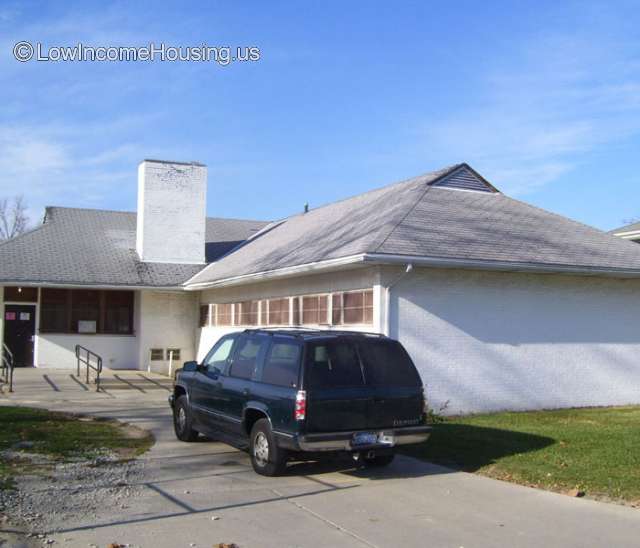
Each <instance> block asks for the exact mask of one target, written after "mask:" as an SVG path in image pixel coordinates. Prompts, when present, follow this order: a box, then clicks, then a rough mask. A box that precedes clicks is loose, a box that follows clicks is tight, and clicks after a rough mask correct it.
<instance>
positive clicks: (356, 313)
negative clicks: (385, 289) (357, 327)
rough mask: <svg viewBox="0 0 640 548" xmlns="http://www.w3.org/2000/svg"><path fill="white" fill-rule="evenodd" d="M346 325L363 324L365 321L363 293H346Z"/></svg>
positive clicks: (344, 296) (344, 297)
mask: <svg viewBox="0 0 640 548" xmlns="http://www.w3.org/2000/svg"><path fill="white" fill-rule="evenodd" d="M343 299H344V300H343V302H344V323H362V322H363V321H364V298H363V295H362V292H361V291H354V292H351V293H345V294H344V295H343Z"/></svg>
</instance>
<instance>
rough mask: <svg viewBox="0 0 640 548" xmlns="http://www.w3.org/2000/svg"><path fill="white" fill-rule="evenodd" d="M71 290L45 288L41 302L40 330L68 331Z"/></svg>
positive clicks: (48, 331) (45, 331)
mask: <svg viewBox="0 0 640 548" xmlns="http://www.w3.org/2000/svg"><path fill="white" fill-rule="evenodd" d="M70 297H71V292H70V291H69V290H67V289H43V290H42V294H41V302H40V331H42V332H43V333H67V332H68V331H69V327H68V326H69V318H68V312H69V310H70Z"/></svg>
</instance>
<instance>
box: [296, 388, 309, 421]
mask: <svg viewBox="0 0 640 548" xmlns="http://www.w3.org/2000/svg"><path fill="white" fill-rule="evenodd" d="M293 415H294V417H295V419H296V420H297V421H303V420H304V419H305V418H306V416H307V393H306V392H305V391H304V390H298V393H297V394H296V409H295V411H294V413H293Z"/></svg>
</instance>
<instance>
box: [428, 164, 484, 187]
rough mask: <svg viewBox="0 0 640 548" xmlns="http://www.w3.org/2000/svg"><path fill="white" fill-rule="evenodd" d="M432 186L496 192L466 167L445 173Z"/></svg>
mask: <svg viewBox="0 0 640 548" xmlns="http://www.w3.org/2000/svg"><path fill="white" fill-rule="evenodd" d="M433 186H437V187H444V188H457V189H458V190H475V191H476V192H496V190H495V189H494V188H493V187H491V186H490V185H488V184H487V183H486V182H485V181H483V180H482V179H481V178H480V177H478V176H477V175H476V174H475V173H474V172H473V171H471V170H470V169H469V168H467V167H464V166H463V167H461V168H460V169H457V170H456V171H454V172H453V173H452V174H451V175H447V176H446V177H445V178H444V179H441V180H439V181H437V182H435V183H433Z"/></svg>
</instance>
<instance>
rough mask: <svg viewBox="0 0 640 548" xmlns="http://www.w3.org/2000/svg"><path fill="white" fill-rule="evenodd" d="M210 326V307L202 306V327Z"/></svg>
mask: <svg viewBox="0 0 640 548" xmlns="http://www.w3.org/2000/svg"><path fill="white" fill-rule="evenodd" d="M207 325H209V305H208V304H203V305H201V306H200V327H205V326H207Z"/></svg>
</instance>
